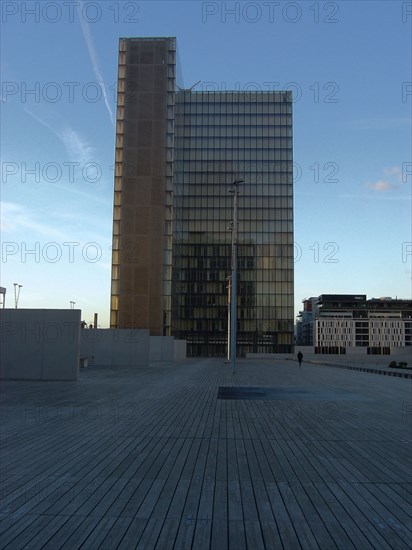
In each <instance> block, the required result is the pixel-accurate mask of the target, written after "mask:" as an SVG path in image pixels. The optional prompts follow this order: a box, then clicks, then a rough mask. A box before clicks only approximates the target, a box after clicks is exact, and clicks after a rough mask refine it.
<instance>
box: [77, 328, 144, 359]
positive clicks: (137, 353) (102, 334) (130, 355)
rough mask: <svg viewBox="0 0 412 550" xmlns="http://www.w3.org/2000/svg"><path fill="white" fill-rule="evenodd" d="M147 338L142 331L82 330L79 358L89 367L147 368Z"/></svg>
mask: <svg viewBox="0 0 412 550" xmlns="http://www.w3.org/2000/svg"><path fill="white" fill-rule="evenodd" d="M149 338H150V336H149V331H148V330H144V329H82V330H81V332H80V356H81V357H87V358H88V364H89V365H102V366H108V365H112V366H122V367H125V366H127V367H147V366H148V365H149Z"/></svg>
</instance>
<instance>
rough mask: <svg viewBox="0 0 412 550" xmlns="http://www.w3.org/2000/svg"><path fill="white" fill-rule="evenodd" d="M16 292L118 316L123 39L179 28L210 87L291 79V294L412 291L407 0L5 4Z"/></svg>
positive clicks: (11, 266)
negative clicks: (116, 229) (116, 182)
mask: <svg viewBox="0 0 412 550" xmlns="http://www.w3.org/2000/svg"><path fill="white" fill-rule="evenodd" d="M1 10H2V11H1V17H2V38H1V65H2V94H1V111H2V117H1V138H2V139H1V142H2V148H1V159H2V160H1V167H2V191H1V206H2V257H1V264H0V265H1V282H0V285H1V286H4V287H6V288H7V292H8V294H7V302H6V304H7V305H8V306H13V305H14V297H13V283H15V282H17V283H19V284H22V285H23V287H22V289H21V294H20V301H19V307H28V308H31V307H35V308H37V307H50V308H68V307H69V304H70V301H74V302H76V308H77V307H78V308H81V309H82V310H83V314H82V316H83V318H84V319H85V320H86V321H87V322H91V321H92V319H93V313H94V312H98V314H99V324H100V325H101V326H107V325H108V318H109V294H110V263H111V251H110V247H111V232H112V221H111V220H112V197H113V160H114V119H115V112H116V106H115V85H116V74H117V48H118V39H119V37H122V36H126V37H130V36H176V37H177V41H178V49H179V55H180V62H181V66H182V71H183V77H184V83H185V85H186V86H187V87H189V86H191V85H193V84H194V83H196V82H197V81H199V80H200V81H201V83H200V84H199V85H198V87H197V89H202V87H204V89H206V88H207V89H261V90H268V89H285V88H287V89H291V90H293V91H294V94H295V102H294V159H295V281H296V282H295V304H296V312H297V311H298V310H299V308H300V306H301V301H302V299H303V298H305V297H309V296H317V295H319V294H321V293H363V294H367V295H368V297H378V296H392V297H395V296H398V297H399V298H409V297H410V295H411V258H412V244H411V241H412V237H411V201H410V198H411V183H412V164H411V162H412V161H411V107H412V75H411V24H412V3H411V2H397V1H388V2H373V1H364V2H351V1H349V2H348V1H345V2H312V1H310V2H306V1H303V2H282V1H280V0H279V1H277V2H253V1H251V2H230V1H227V2H196V1H190V2H189V1H187V2H160V1H151V2H135V1H127V2H116V1H109V2H87V1H83V2H81V1H80V0H78V1H74V2H70V1H67V2H59V1H57V0H56V1H50V2H49V1H43V2H14V1H3V2H2V3H1Z"/></svg>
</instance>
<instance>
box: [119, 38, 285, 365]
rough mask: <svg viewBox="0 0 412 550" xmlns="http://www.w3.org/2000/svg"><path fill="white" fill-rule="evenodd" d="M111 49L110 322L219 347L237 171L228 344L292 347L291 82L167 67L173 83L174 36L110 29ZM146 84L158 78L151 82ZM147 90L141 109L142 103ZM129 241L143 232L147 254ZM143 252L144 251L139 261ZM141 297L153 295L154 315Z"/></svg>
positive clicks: (193, 351) (274, 349) (244, 349)
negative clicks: (261, 88) (114, 70)
mask: <svg viewBox="0 0 412 550" xmlns="http://www.w3.org/2000/svg"><path fill="white" fill-rule="evenodd" d="M156 48H157V50H156ZM150 49H154V50H156V51H158V52H159V55H158V56H157V58H156V56H155V55H152V56H151V57H150V56H146V57H144V56H143V55H142V52H143V51H148V50H150ZM132 52H134V54H132ZM122 53H123V54H124V55H123V56H122ZM120 59H121V60H122V61H123V64H119V92H118V127H117V134H118V136H119V130H122V131H123V137H122V139H121V140H119V139H118V140H117V149H116V178H117V182H116V181H115V216H114V241H113V242H114V246H113V258H114V260H115V259H116V260H117V263H115V261H113V269H112V326H113V327H122V326H123V327H136V328H149V329H150V330H151V332H152V334H169V335H173V336H175V337H176V338H181V339H185V340H186V341H187V344H188V347H187V350H188V355H192V356H194V355H198V356H224V355H225V354H226V350H227V341H228V332H227V330H228V286H229V285H228V277H229V276H230V274H231V240H232V231H231V221H232V218H233V211H232V202H233V196H232V194H231V193H230V192H229V189H230V187H231V184H232V183H233V182H234V181H239V180H241V183H239V184H238V190H239V197H238V262H237V272H238V292H237V305H238V307H237V353H238V355H244V354H246V353H289V352H292V351H293V324H294V311H293V265H294V260H293V256H294V248H293V173H292V171H293V163H292V161H293V146H292V97H291V93H290V92H234V91H233V92H209V91H208V92H206V91H204V92H202V91H197V92H196V91H192V90H186V89H183V88H182V87H181V82H179V79H178V83H177V84H176V76H177V74H178V71H177V66H178V64H177V60H176V43H175V39H174V38H163V39H121V40H120ZM149 61H150V62H149ZM147 65H150V66H151V70H148V67H147ZM121 67H123V68H124V70H123V71H122V72H121V71H120V68H121ZM121 75H122V77H121ZM136 75H138V76H136ZM148 75H149V76H150V77H151V80H150V79H149V82H147V81H146V78H147V76H148ZM151 75H153V76H154V75H158V76H157V79H156V77H154V78H153V76H151ZM121 78H123V79H124V81H123V82H121ZM143 79H144V81H143ZM155 84H157V85H158V89H156V90H154V89H153V90H152V93H151V92H150V86H152V88H153V86H155ZM122 90H123V91H122ZM119 94H120V97H119ZM122 94H123V96H122ZM144 94H149V95H148V97H146V98H144V97H143V95H144ZM149 96H152V99H151V101H152V110H151V111H147V110H146V109H145V108H144V107H143V101H145V102H146V104H147V102H148V101H149ZM155 102H158V103H159V111H158V114H159V118H156V114H157V112H155V110H154V105H155ZM119 103H120V105H119ZM129 103H132V104H133V105H132V106H131V105H129ZM136 103H137V105H136ZM119 107H120V110H119ZM119 115H120V116H123V119H121V121H122V124H121V125H119ZM131 115H132V116H131ZM149 126H150V127H151V130H152V131H151V135H150V139H149V138H148V134H147V128H148V127H149ZM155 126H156V128H157V129H158V133H157V135H156V136H154V135H153V128H154V127H155ZM145 131H146V133H145ZM126 134H127V135H128V136H129V137H126ZM120 145H121V147H119V146H120ZM149 149H151V151H150V152H149ZM143 150H144V151H143ZM126 151H127V154H126ZM148 158H150V159H151V161H152V164H151V167H150V170H151V173H149V171H148V173H146V174H145V175H144V176H143V175H140V174H139V171H141V169H142V168H141V162H143V163H145V162H146V163H147V160H148ZM139 159H140V160H139ZM154 159H156V163H155V164H153V160H154ZM118 163H119V164H118ZM130 167H132V169H130ZM134 168H135V169H134ZM126 170H127V171H128V172H129V174H128V175H127V176H126V174H125V172H126ZM130 172H132V173H133V174H132V175H133V176H134V177H130V176H131V174H130ZM116 183H117V187H116ZM124 189H127V192H126V193H124ZM116 193H117V199H116ZM153 193H154V194H155V195H156V197H157V198H158V199H159V201H158V202H157V203H156V204H154V203H153V200H152V199H153ZM149 195H150V196H151V197H152V199H150V201H148V197H149ZM140 197H141V198H143V197H146V199H145V200H146V203H144V204H142V203H141V199H140ZM130 198H133V202H130ZM160 199H161V200H160ZM116 208H117V210H116ZM142 208H145V212H146V211H147V212H146V220H149V221H150V220H154V219H156V220H157V225H156V227H157V230H158V233H157V234H156V235H150V230H151V227H152V225H150V223H149V224H146V232H147V234H146V235H142V234H141V231H140V233H139V234H137V233H136V229H137V228H138V227H139V226H141V225H142V224H143V221H141V222H140V221H139V218H140V216H141V214H142V210H141V209H142ZM130 216H131V217H132V219H133V223H132V226H131V225H130V223H128V222H127V217H130ZM125 217H126V222H125ZM115 228H117V233H116V229H115ZM125 229H126V231H125ZM132 229H133V231H135V233H134V234H133V232H132ZM115 239H117V240H115ZM136 243H138V244H139V246H143V243H145V244H146V246H147V248H148V253H149V257H146V258H142V257H140V255H139V254H136V257H131V256H132V255H131V254H130V252H131V251H133V250H136V251H137V250H138V246H137V244H136ZM115 244H116V245H117V248H116V247H115ZM154 244H156V245H157V248H156V250H153V249H152V248H151V246H152V245H154ZM152 254H153V255H154V259H155V260H156V261H155V262H152V263H151V259H150V256H152ZM131 264H132V265H131ZM142 264H144V265H142ZM142 273H144V274H147V279H145V281H146V283H147V284H146V286H144V285H142V284H141V281H140V282H139V277H140V275H141V274H142ZM115 276H117V279H116V277H115ZM152 277H153V278H154V279H155V280H154V281H153V284H152V280H151V278H152ZM114 291H117V294H116V292H114ZM151 292H152V294H151ZM150 304H152V305H153V306H154V305H156V304H157V310H156V317H154V312H151V306H150ZM159 306H160V307H159ZM122 309H123V310H124V309H126V310H127V314H126V315H125V311H122ZM141 310H142V311H144V312H145V315H143V314H142V312H141ZM150 319H156V323H157V324H156V326H150ZM143 325H144V326H143Z"/></svg>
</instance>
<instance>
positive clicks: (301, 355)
mask: <svg viewBox="0 0 412 550" xmlns="http://www.w3.org/2000/svg"><path fill="white" fill-rule="evenodd" d="M297 357H298V361H299V367H301V366H302V359H303V353H302V352H301V351H299V353H298V356H297Z"/></svg>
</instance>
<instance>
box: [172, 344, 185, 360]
mask: <svg viewBox="0 0 412 550" xmlns="http://www.w3.org/2000/svg"><path fill="white" fill-rule="evenodd" d="M186 357H187V356H186V340H175V341H174V360H175V361H183V359H186Z"/></svg>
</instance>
